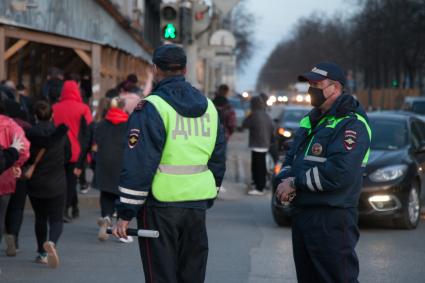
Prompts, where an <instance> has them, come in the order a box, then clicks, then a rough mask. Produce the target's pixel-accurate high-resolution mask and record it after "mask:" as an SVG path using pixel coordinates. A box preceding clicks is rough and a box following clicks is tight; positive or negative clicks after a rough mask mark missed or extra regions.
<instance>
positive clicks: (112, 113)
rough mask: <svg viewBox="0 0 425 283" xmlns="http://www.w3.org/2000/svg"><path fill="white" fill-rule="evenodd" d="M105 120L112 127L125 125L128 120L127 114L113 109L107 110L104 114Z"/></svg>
mask: <svg viewBox="0 0 425 283" xmlns="http://www.w3.org/2000/svg"><path fill="white" fill-rule="evenodd" d="M105 120H107V121H109V122H111V123H112V124H114V125H117V124H120V123H125V122H127V120H128V114H127V113H126V112H125V111H124V110H122V109H120V108H117V107H113V108H111V109H109V110H108V113H106V117H105Z"/></svg>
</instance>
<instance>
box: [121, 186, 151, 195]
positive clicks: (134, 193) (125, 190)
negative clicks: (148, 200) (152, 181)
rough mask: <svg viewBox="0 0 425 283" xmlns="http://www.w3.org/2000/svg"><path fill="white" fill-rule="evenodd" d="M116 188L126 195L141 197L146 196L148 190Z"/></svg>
mask: <svg viewBox="0 0 425 283" xmlns="http://www.w3.org/2000/svg"><path fill="white" fill-rule="evenodd" d="M118 189H119V190H120V192H121V193H123V194H126V195H132V196H141V197H146V196H148V192H144V191H135V190H130V189H126V188H123V187H118Z"/></svg>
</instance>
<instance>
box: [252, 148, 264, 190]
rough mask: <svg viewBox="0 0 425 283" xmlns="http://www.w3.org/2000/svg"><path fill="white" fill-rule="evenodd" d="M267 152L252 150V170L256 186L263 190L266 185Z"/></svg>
mask: <svg viewBox="0 0 425 283" xmlns="http://www.w3.org/2000/svg"><path fill="white" fill-rule="evenodd" d="M266 154H267V152H256V151H251V172H252V179H253V181H254V183H255V187H256V189H257V190H259V191H263V189H264V187H265V186H266V174H267V167H266Z"/></svg>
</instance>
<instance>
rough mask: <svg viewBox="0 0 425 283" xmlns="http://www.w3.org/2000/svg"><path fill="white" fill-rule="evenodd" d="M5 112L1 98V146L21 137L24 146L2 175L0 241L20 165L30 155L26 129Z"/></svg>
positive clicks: (9, 144)
mask: <svg viewBox="0 0 425 283" xmlns="http://www.w3.org/2000/svg"><path fill="white" fill-rule="evenodd" d="M5 112H6V107H5V105H4V102H3V100H0V146H1V147H3V148H8V147H10V146H11V145H12V144H13V141H14V139H16V137H19V138H20V139H21V140H22V142H23V144H24V147H23V149H22V150H20V152H19V159H18V161H16V162H15V164H14V165H13V166H12V167H11V168H9V169H7V170H6V171H4V172H3V173H1V175H0V242H1V237H2V235H3V227H4V219H5V216H6V209H7V205H8V203H9V200H10V195H11V194H13V193H14V192H15V189H16V178H19V177H20V175H21V169H20V167H21V166H22V165H23V164H24V163H25V161H26V160H27V159H28V158H29V156H30V152H29V148H30V143H29V141H28V140H27V139H26V138H25V133H24V130H23V129H22V128H21V127H19V126H18V124H16V122H15V121H13V119H11V118H9V117H7V116H5Z"/></svg>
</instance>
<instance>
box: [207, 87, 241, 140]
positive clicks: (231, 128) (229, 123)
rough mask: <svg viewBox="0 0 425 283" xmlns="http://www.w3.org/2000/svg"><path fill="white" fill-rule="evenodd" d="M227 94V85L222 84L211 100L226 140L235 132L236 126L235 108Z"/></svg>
mask: <svg viewBox="0 0 425 283" xmlns="http://www.w3.org/2000/svg"><path fill="white" fill-rule="evenodd" d="M228 95H229V87H228V86H227V85H225V84H223V85H220V86H219V87H218V90H217V94H216V97H215V98H214V100H213V103H214V105H215V107H216V108H217V112H218V116H219V117H220V123H221V124H222V125H223V128H224V134H225V136H226V142H227V141H229V138H230V136H231V135H232V134H233V133H234V132H235V129H236V126H237V121H236V113H235V109H233V106H232V105H231V104H230V102H229V100H228V99H227V96H228Z"/></svg>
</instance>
